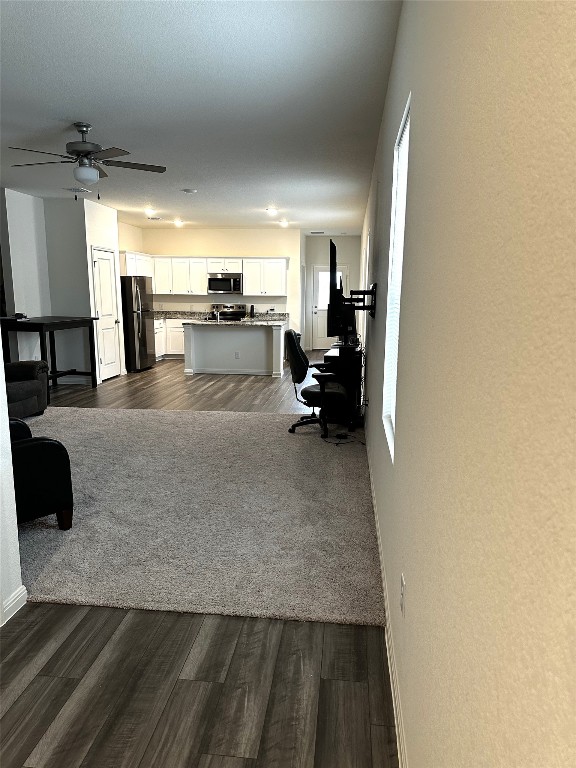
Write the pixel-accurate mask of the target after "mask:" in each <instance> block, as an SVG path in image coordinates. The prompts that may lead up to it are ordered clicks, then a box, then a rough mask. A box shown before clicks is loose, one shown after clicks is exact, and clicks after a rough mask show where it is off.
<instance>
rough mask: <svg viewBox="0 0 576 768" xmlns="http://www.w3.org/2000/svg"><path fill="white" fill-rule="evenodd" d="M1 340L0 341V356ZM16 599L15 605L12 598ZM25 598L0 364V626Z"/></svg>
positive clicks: (2, 376) (4, 391)
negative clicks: (17, 597) (17, 599)
mask: <svg viewBox="0 0 576 768" xmlns="http://www.w3.org/2000/svg"><path fill="white" fill-rule="evenodd" d="M1 353H2V339H0V354H1ZM18 594H20V600H19V602H18V603H15V596H16V595H18ZM25 599H26V592H25V591H24V589H23V587H22V577H21V574H20V549H19V547H18V529H17V526H16V506H15V503H14V479H13V476H12V454H11V452H10V433H9V430H8V408H7V404H6V385H5V383H4V366H3V365H0V625H1V624H3V623H4V622H5V621H8V619H9V618H10V616H11V615H12V613H13V612H14V609H15V608H17V607H19V606H20V604H21V603H23V602H24V601H25Z"/></svg>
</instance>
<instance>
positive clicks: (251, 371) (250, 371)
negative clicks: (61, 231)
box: [184, 368, 280, 378]
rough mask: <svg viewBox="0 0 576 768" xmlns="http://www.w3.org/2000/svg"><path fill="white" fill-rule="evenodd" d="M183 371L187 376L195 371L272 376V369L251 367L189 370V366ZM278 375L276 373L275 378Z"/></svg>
mask: <svg viewBox="0 0 576 768" xmlns="http://www.w3.org/2000/svg"><path fill="white" fill-rule="evenodd" d="M184 373H185V374H186V375H187V376H193V375H194V374H195V373H217V374H219V375H220V374H230V375H231V376H234V375H236V374H238V373H240V374H244V375H247V376H272V375H273V374H272V371H257V370H255V369H253V368H246V369H244V368H239V369H238V370H234V371H231V370H230V369H229V368H222V370H220V369H219V368H194V370H191V369H190V368H184ZM279 376H280V374H278V376H277V378H278V377H279Z"/></svg>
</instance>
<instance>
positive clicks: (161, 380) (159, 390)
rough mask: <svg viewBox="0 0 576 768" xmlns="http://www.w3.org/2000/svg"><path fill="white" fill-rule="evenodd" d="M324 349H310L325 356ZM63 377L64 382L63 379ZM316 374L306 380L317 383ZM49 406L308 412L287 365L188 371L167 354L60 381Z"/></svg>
mask: <svg viewBox="0 0 576 768" xmlns="http://www.w3.org/2000/svg"><path fill="white" fill-rule="evenodd" d="M323 354H324V352H323V351H322V350H316V351H314V352H310V353H309V357H310V360H322V358H323ZM64 381H65V379H62V380H61V382H64ZM315 383H316V382H315V381H314V380H313V379H312V378H311V375H310V376H309V377H308V379H307V380H306V381H305V382H304V384H303V385H302V386H306V384H315ZM50 405H55V406H59V405H61V406H72V407H75V408H156V409H159V410H177V411H188V410H191V411H236V412H258V413H307V412H309V411H310V409H309V408H307V407H306V406H305V405H302V404H301V403H299V402H298V401H297V400H296V398H295V397H294V387H293V384H292V379H291V378H290V371H289V369H288V368H285V369H284V375H283V376H282V378H276V379H275V378H272V376H243V375H230V376H222V375H212V374H208V373H201V374H195V375H194V376H185V375H184V360H183V359H167V360H161V361H160V362H158V363H157V364H156V365H155V366H154V368H151V369H150V370H148V371H140V372H139V373H128V374H127V375H126V376H117V377H116V378H114V379H109V380H108V381H104V382H103V383H102V384H100V385H99V386H98V387H97V388H96V389H92V387H90V385H87V384H65V383H59V384H58V386H57V387H54V388H53V389H52V390H51V393H50Z"/></svg>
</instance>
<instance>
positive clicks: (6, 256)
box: [2, 189, 51, 360]
mask: <svg viewBox="0 0 576 768" xmlns="http://www.w3.org/2000/svg"><path fill="white" fill-rule="evenodd" d="M4 193H5V216H6V225H7V226H6V228H5V234H4V237H3V238H2V260H3V268H4V277H5V281H6V286H5V287H6V299H7V311H8V312H9V313H10V314H13V313H14V312H24V313H25V314H26V315H28V317H39V316H42V315H49V314H50V309H51V304H50V286H49V280H48V263H47V257H46V233H45V222H44V203H43V200H41V199H40V198H38V197H33V196H32V195H25V194H23V193H22V192H15V191H14V190H13V189H6V190H4ZM11 349H12V354H13V359H17V358H19V359H20V360H39V359H40V342H39V338H38V334H37V333H20V334H18V335H17V348H15V347H14V346H11Z"/></svg>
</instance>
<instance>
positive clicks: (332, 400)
mask: <svg viewBox="0 0 576 768" xmlns="http://www.w3.org/2000/svg"><path fill="white" fill-rule="evenodd" d="M284 339H285V343H286V355H287V357H288V363H289V364H290V373H291V374H292V381H293V382H294V392H295V394H296V400H298V402H300V403H303V404H304V405H307V406H308V407H309V408H312V413H311V414H307V415H305V416H301V417H300V418H299V419H298V421H297V422H296V423H295V424H292V426H291V427H290V429H289V430H288V432H295V431H296V428H297V427H303V426H305V425H307V424H320V426H321V427H322V433H321V437H323V438H326V437H328V422H329V421H332V422H336V423H339V424H345V423H346V422H348V421H349V413H348V411H349V406H348V397H347V393H346V389H345V388H344V387H343V386H342V384H340V383H339V382H338V380H337V378H336V376H335V375H334V374H333V373H329V372H327V368H328V366H326V365H324V364H323V363H310V362H309V360H308V358H307V356H306V353H305V352H304V350H303V349H302V347H301V346H300V334H298V333H296V331H293V330H291V329H290V330H288V331H286V332H285V334H284ZM310 368H316V369H318V371H319V373H313V374H312V377H313V378H314V379H316V381H317V382H318V384H310V385H309V386H307V387H302V389H301V390H300V395H298V387H297V385H298V384H301V383H302V382H303V381H304V379H305V378H306V376H307V375H308V370H309V369H310ZM316 408H318V409H319V412H318V415H316V411H315V409H316Z"/></svg>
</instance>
